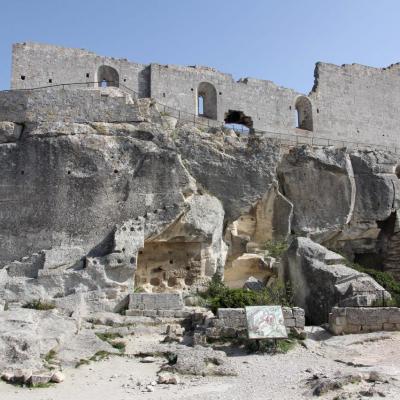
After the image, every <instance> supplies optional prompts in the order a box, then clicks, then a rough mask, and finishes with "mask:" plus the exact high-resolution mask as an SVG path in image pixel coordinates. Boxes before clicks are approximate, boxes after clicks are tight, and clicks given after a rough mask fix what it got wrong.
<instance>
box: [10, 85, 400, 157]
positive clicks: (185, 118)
mask: <svg viewBox="0 0 400 400" xmlns="http://www.w3.org/2000/svg"><path fill="white" fill-rule="evenodd" d="M104 83H105V84H106V86H107V87H118V88H120V89H122V90H123V91H125V92H126V93H128V94H130V95H131V96H132V97H133V98H134V99H139V98H140V96H139V93H138V92H136V91H134V90H133V89H131V88H129V87H128V86H126V85H124V84H122V83H119V82H113V81H91V82H72V83H59V84H50V85H47V86H40V87H35V88H27V89H10V90H4V91H3V92H16V91H32V90H43V89H53V88H56V89H66V88H68V87H73V88H78V89H79V88H82V89H87V88H93V89H95V88H96V87H97V88H98V87H102V84H104ZM96 85H97V86H96ZM113 85H115V86H113ZM155 103H156V104H157V106H158V109H159V111H160V113H161V114H162V115H164V116H170V117H173V118H176V119H177V120H178V121H179V122H180V123H183V124H192V125H194V126H199V127H200V128H204V129H208V128H211V127H214V128H221V127H224V126H226V125H228V126H227V128H230V129H233V130H234V131H235V132H237V133H239V134H242V135H246V136H247V135H249V134H252V135H259V136H262V137H267V138H270V139H273V140H275V141H276V142H277V143H278V144H279V145H282V146H288V147H291V146H298V145H303V144H304V145H311V146H333V147H337V148H349V149H354V150H357V149H360V150H361V149H374V150H383V151H389V152H392V153H396V154H400V147H397V146H388V145H382V144H378V143H365V142H356V141H349V140H340V139H329V138H324V137H318V136H314V135H302V134H300V133H298V134H297V133H296V134H291V133H284V132H274V131H268V130H259V129H248V128H247V127H241V126H236V127H232V126H230V125H231V124H226V123H225V122H224V121H218V120H213V119H210V118H207V117H203V116H199V115H196V114H194V113H189V112H186V111H182V110H179V109H177V108H174V107H171V106H167V105H166V104H163V103H161V102H159V101H155Z"/></svg>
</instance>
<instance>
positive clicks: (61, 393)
mask: <svg viewBox="0 0 400 400" xmlns="http://www.w3.org/2000/svg"><path fill="white" fill-rule="evenodd" d="M357 336H360V337H361V338H358V337H357ZM369 339H371V340H370V341H367V340H369ZM158 341H159V337H158V336H154V337H151V336H150V335H146V336H143V337H142V338H141V339H140V338H138V337H132V338H131V339H130V343H129V345H128V350H129V352H131V350H132V349H135V350H136V351H137V350H142V351H147V350H148V348H150V347H151V344H153V345H155V343H158ZM306 344H307V347H308V348H305V347H303V346H301V345H298V346H296V348H295V349H294V350H292V351H290V352H289V353H288V354H281V355H274V356H270V355H248V354H244V353H242V352H238V351H235V352H234V353H232V354H229V358H230V360H231V362H232V363H233V365H234V366H235V368H236V369H237V371H238V376H237V377H190V376H186V377H182V380H181V383H180V384H178V385H155V386H154V391H153V392H146V391H145V390H146V389H145V387H146V385H148V384H151V382H152V381H155V380H156V373H157V371H158V369H159V368H160V366H161V365H162V364H163V362H164V360H163V359H161V358H157V360H156V362H154V363H148V364H147V363H141V362H140V361H139V359H138V358H137V357H112V358H110V359H108V360H103V361H99V362H96V363H91V364H90V365H84V366H81V367H79V368H78V369H71V370H68V371H65V375H66V381H65V382H63V383H61V384H58V385H54V386H53V387H50V388H47V389H26V388H18V387H14V386H11V385H8V384H5V383H3V382H2V383H0V399H1V400H72V399H73V400H94V399H95V400H110V399H112V400H128V399H149V400H155V399H163V400H165V399H179V400H189V399H190V400H217V399H220V400H243V399H246V400H296V399H303V398H310V397H312V396H311V394H310V389H309V387H308V386H307V385H306V381H307V379H309V378H310V377H312V375H313V374H314V373H320V374H326V375H328V376H333V375H334V374H335V373H336V372H340V373H342V374H344V373H352V374H354V373H357V372H363V371H364V372H365V371H367V370H372V369H374V370H376V369H378V370H379V371H380V372H381V373H390V374H392V375H393V376H395V377H396V374H398V376H399V378H400V362H399V359H400V335H399V334H388V335H386V337H384V336H382V337H379V336H377V335H375V336H373V334H372V335H370V336H369V335H349V336H346V337H334V338H329V337H327V338H324V339H323V340H313V339H310V340H307V342H306ZM157 346H159V345H158V344H157ZM358 358H359V359H360V360H363V361H364V362H363V363H361V362H360V363H359V364H363V365H364V366H362V367H354V366H351V365H346V363H350V364H351V363H353V364H354V363H355V362H354V360H355V361H357V359H358ZM374 363H375V364H374ZM365 365H367V366H365ZM138 383H140V384H141V386H139V385H138ZM369 387H371V384H367V383H365V382H364V383H361V384H351V385H348V386H346V387H345V389H346V392H348V393H353V396H352V397H350V398H352V399H353V398H354V399H356V398H363V397H360V396H359V395H358V393H359V392H360V390H363V389H364V390H366V389H368V388H369ZM375 387H376V388H377V389H379V391H381V392H383V393H384V394H385V395H386V397H385V398H386V399H390V400H391V399H393V400H398V399H399V398H400V386H399V381H391V383H390V384H383V383H377V384H376V386H375ZM340 393H341V392H340V391H339V392H331V393H329V394H328V395H325V396H323V397H322V398H323V399H329V400H332V399H333V398H335V396H338V394H340ZM376 398H377V397H376Z"/></svg>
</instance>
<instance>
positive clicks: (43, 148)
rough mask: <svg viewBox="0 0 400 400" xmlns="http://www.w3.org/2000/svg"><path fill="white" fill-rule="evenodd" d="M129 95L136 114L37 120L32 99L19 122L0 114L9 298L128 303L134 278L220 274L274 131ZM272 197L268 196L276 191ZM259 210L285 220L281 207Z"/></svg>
mask: <svg viewBox="0 0 400 400" xmlns="http://www.w3.org/2000/svg"><path fill="white" fill-rule="evenodd" d="M36 95H37V94H36ZM52 96H53V97H54V98H55V97H56V93H52ZM89 97H90V96H89ZM61 102H62V101H61ZM129 107H131V108H133V109H134V112H132V115H134V118H133V121H132V122H124V123H110V122H101V121H86V120H85V118H83V119H77V120H67V121H62V113H61V112H60V113H58V114H57V112H56V113H55V114H54V115H51V116H49V118H48V121H44V120H43V119H40V120H38V121H36V122H35V118H34V112H33V111H32V113H31V114H30V115H29V121H28V122H27V124H25V126H24V129H22V125H16V124H15V123H13V122H3V123H2V125H1V130H2V132H3V131H4V132H3V133H4V134H3V139H4V140H3V142H5V143H3V144H1V145H0V166H1V167H2V171H3V172H2V174H1V176H0V188H1V190H2V199H3V202H2V213H1V215H0V239H1V243H2V248H1V251H0V263H1V266H2V267H3V268H2V269H1V270H0V296H1V298H2V299H3V300H5V301H6V302H19V303H21V304H24V303H25V302H28V301H32V300H36V299H45V300H46V301H51V302H53V303H54V304H56V305H57V306H58V307H60V308H63V309H65V310H67V311H69V312H73V311H75V312H76V311H77V310H79V312H80V313H83V314H85V313H87V312H90V311H96V310H103V309H105V310H108V311H118V310H120V309H121V308H123V307H125V304H126V298H127V295H128V294H129V293H130V292H131V291H132V290H133V287H134V284H135V285H136V287H142V288H143V289H145V290H146V291H150V292H151V291H156V292H163V291H172V292H173V291H183V290H191V289H195V288H197V287H199V286H202V285H203V286H204V283H205V282H206V281H207V279H209V278H210V277H211V276H213V275H214V274H215V273H216V272H218V273H219V274H220V275H222V274H223V269H224V265H225V258H226V245H225V243H224V241H223V235H224V224H225V225H226V224H227V223H230V222H232V221H233V218H237V217H239V216H240V215H241V214H242V213H245V212H248V211H249V210H250V209H251V208H252V207H254V206H255V205H256V204H257V202H258V201H260V200H261V199H262V198H263V196H264V195H266V194H267V193H268V192H269V191H272V192H271V193H276V191H277V189H276V185H275V186H274V185H273V180H274V178H275V166H276V163H277V162H278V159H279V148H278V146H277V145H275V144H274V143H273V142H272V141H271V140H267V139H266V140H263V139H257V138H252V139H249V140H247V139H243V138H238V137H236V136H234V137H232V136H226V135H225V134H224V133H223V131H220V130H214V131H213V132H210V133H205V132H202V131H199V130H198V129H197V128H195V127H191V126H185V125H182V126H181V125H178V126H177V125H176V123H174V124H172V123H171V121H169V120H168V121H166V120H167V118H164V119H163V118H162V117H161V116H160V114H159V113H158V111H157V109H156V108H155V107H154V105H153V103H152V102H151V101H149V100H146V99H144V100H139V101H135V102H133V101H132V100H131V101H130V104H129ZM57 115H58V117H57ZM100 117H101V115H99V118H100ZM17 122H21V123H22V121H19V120H18V121H17ZM167 122H168V123H167ZM269 198H271V199H272V200H269V202H268V205H269V207H270V208H274V203H275V202H274V199H275V198H277V199H278V200H279V201H281V196H280V195H279V194H274V195H273V196H272V197H271V196H269ZM289 208H290V206H289ZM275 210H276V207H275ZM279 212H280V211H276V215H279ZM284 212H286V211H284ZM289 212H290V210H289ZM261 214H262V215H263V218H264V220H267V219H268V218H269V226H271V227H273V225H274V224H275V225H276V226H277V228H276V230H277V232H281V231H282V228H281V225H282V224H281V222H280V219H279V218H275V220H274V219H273V218H272V217H268V216H265V214H268V210H263V211H261ZM274 221H275V222H274ZM261 229H262V226H261V224H259V228H258V232H259V231H260V230H261ZM283 231H284V232H285V224H284V227H283ZM284 234H285V233H284ZM286 234H287V231H286ZM135 271H136V273H135Z"/></svg>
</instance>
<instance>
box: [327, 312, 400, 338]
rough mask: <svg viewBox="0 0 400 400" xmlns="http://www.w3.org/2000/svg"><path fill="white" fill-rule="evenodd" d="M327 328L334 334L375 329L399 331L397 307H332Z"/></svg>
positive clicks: (399, 319)
mask: <svg viewBox="0 0 400 400" xmlns="http://www.w3.org/2000/svg"><path fill="white" fill-rule="evenodd" d="M329 328H330V330H331V332H332V333H333V334H335V335H341V334H348V333H367V332H377V331H400V308H398V307H334V308H333V309H332V312H331V313H330V314H329Z"/></svg>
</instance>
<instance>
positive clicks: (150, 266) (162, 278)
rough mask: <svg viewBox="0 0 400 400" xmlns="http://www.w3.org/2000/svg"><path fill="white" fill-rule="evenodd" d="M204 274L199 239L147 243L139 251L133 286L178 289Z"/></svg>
mask: <svg viewBox="0 0 400 400" xmlns="http://www.w3.org/2000/svg"><path fill="white" fill-rule="evenodd" d="M201 276H204V263H203V262H202V244H201V243H200V242H146V243H145V245H144V247H143V248H141V249H140V250H139V252H138V260H137V269H136V272H135V288H136V289H143V290H145V291H147V292H156V293H161V292H181V291H184V290H186V289H187V288H188V287H189V286H191V285H192V284H193V283H195V281H196V279H198V278H200V277H201Z"/></svg>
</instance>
